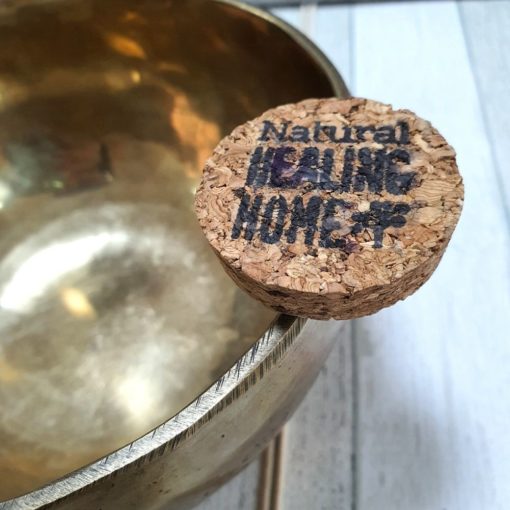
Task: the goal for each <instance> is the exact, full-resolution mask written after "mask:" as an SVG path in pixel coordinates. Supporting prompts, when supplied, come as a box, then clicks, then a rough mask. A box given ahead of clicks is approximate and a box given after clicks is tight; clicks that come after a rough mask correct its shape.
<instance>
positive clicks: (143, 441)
mask: <svg viewBox="0 0 510 510" xmlns="http://www.w3.org/2000/svg"><path fill="white" fill-rule="evenodd" d="M211 1H213V2H215V3H219V4H225V5H230V6H232V7H235V8H237V9H240V10H242V11H245V12H248V13H250V14H252V15H254V16H256V17H259V18H262V19H263V20H265V21H267V22H269V23H270V24H272V25H273V26H276V27H277V28H279V29H281V30H282V31H283V32H285V33H286V34H287V35H288V36H289V37H291V38H292V39H293V40H294V41H296V42H297V43H298V45H299V46H301V47H302V48H303V49H305V50H306V51H307V52H308V53H309V54H310V55H311V56H312V57H313V59H314V60H315V62H316V63H317V64H318V66H319V67H320V68H322V70H323V71H324V73H325V75H326V76H327V78H328V81H329V83H330V85H331V87H332V89H333V91H334V94H335V95H336V96H341V97H342V96H343V97H345V96H347V95H349V93H348V89H347V87H346V85H345V83H344V81H343V79H342V77H341V76H340V74H339V72H338V71H337V70H336V68H335V67H334V65H333V64H332V63H331V61H330V60H329V59H328V58H327V57H326V55H325V54H324V53H323V52H322V51H321V50H320V49H319V48H318V46H317V45H316V44H315V43H313V42H312V41H311V40H310V39H309V38H308V37H307V36H306V35H305V34H303V33H302V32H300V31H299V30H298V29H296V28H294V27H293V26H292V25H290V24H288V23H287V22H286V21H284V20H282V19H281V18H279V17H277V16H276V15H274V14H272V13H270V12H269V11H267V10H264V9H261V8H258V7H254V6H251V5H247V4H245V3H243V2H241V1H239V0H211ZM307 321H308V319H304V318H300V317H291V316H288V315H284V314H279V315H277V316H276V318H275V319H274V321H273V322H272V323H271V324H270V326H269V327H268V329H267V330H266V331H265V333H264V334H263V335H262V336H261V337H260V338H259V339H258V340H257V341H256V342H255V343H254V344H253V345H252V347H251V348H250V349H249V350H248V351H247V352H246V353H245V354H244V355H243V356H241V358H239V359H238V360H237V362H236V363H235V364H234V365H233V366H232V367H231V368H230V369H229V370H228V371H227V372H226V373H225V374H223V375H222V376H221V377H220V378H219V379H218V380H217V381H215V382H213V383H212V385H211V386H210V387H209V388H207V389H206V390H205V391H204V392H203V393H202V394H200V395H199V396H197V397H196V398H195V399H194V400H193V401H191V402H190V403H189V404H188V405H187V406H185V407H184V408H183V409H182V410H180V411H179V412H178V413H177V414H175V415H174V416H172V417H170V418H169V419H168V420H166V421H165V422H163V423H162V424H161V425H159V426H157V427H156V428H154V429H152V430H150V431H149V432H147V433H146V434H144V435H143V436H141V437H139V438H138V439H135V440H134V441H132V442H131V443H128V444H127V445H125V446H123V447H121V448H119V449H118V450H116V451H114V452H112V453H110V454H108V455H106V456H104V457H102V458H100V459H98V460H96V461H94V462H92V463H91V464H89V465H87V466H84V467H82V468H79V469H77V470H75V471H72V472H70V473H68V474H66V475H64V476H63V477H61V478H58V479H55V480H53V481H51V482H49V483H48V484H46V485H44V486H42V487H40V488H37V489H34V490H33V491H31V492H28V493H25V494H23V495H20V496H17V497H14V498H11V499H8V500H3V501H0V510H9V509H14V508H23V509H37V508H41V507H44V506H46V505H50V504H52V503H56V502H58V501H59V500H62V499H64V498H66V497H69V496H71V495H72V494H73V493H75V492H78V491H83V490H84V489H86V488H87V487H88V486H90V485H92V484H95V483H97V482H99V481H100V480H101V479H103V478H107V477H108V476H110V475H112V474H113V473H114V472H116V471H118V470H119V469H123V468H126V467H128V466H129V465H131V464H133V463H134V462H136V463H137V465H138V466H141V465H143V464H145V462H150V460H151V459H152V458H153V456H154V454H155V453H156V452H157V454H158V455H163V454H164V453H165V452H166V450H172V449H174V448H176V447H177V445H178V444H179V442H180V441H182V440H184V439H187V438H189V437H191V436H193V435H194V434H195V433H196V432H197V431H198V430H199V429H200V428H201V427H202V426H203V425H204V424H206V423H207V422H209V421H210V420H211V419H212V418H213V417H214V416H215V415H216V414H219V413H220V412H221V410H222V409H223V408H224V407H226V406H227V405H230V404H231V403H232V402H233V401H235V400H237V399H238V398H239V397H240V395H242V394H243V393H245V392H246V391H247V390H248V389H249V388H250V387H251V386H253V385H254V384H257V383H258V380H260V379H261V378H262V372H263V371H262V370H261V371H260V373H259V371H258V368H259V367H260V366H261V364H263V363H264V362H265V361H268V360H269V359H271V363H270V366H274V365H275V363H276V362H277V361H278V359H280V358H281V357H283V356H284V355H285V352H286V351H287V350H288V348H289V347H290V346H291V345H292V344H293V342H294V340H295V339H296V338H297V336H298V335H299V333H300V332H301V331H302V329H303V328H304V326H305V324H306V323H307ZM276 347H280V348H279V349H275V348H276ZM275 354H276V356H275ZM265 370H267V367H265ZM242 383H244V384H242ZM239 389H241V391H236V390H239Z"/></svg>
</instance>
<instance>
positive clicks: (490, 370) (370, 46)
mask: <svg viewBox="0 0 510 510" xmlns="http://www.w3.org/2000/svg"><path fill="white" fill-rule="evenodd" d="M354 31H355V45H356V51H355V59H356V73H355V80H354V81H355V90H354V92H355V93H356V94H359V95H366V96H368V97H373V98H375V99H380V100H383V101H387V102H391V103H394V104H395V105H397V106H405V107H408V108H411V109H413V110H415V111H416V112H417V113H419V114H421V115H422V116H424V117H425V118H429V119H430V120H432V121H433V123H434V124H435V125H436V127H437V128H438V129H440V130H441V131H442V132H443V133H444V134H445V135H446V137H447V138H448V139H449V140H450V141H451V143H452V144H453V145H454V147H455V148H456V149H457V151H458V161H459V166H460V168H461V171H462V173H463V175H464V179H465V185H466V203H465V208H464V212H463V217H462V219H461V222H460V225H459V227H458V230H457V231H456V233H455V235H454V237H453V240H452V242H451V245H450V248H449V250H448V252H447V254H446V255H445V257H444V260H443V262H442V263H441V265H440V267H439V269H438V271H437V273H436V274H435V275H434V276H433V277H432V279H431V280H430V282H429V283H428V284H426V285H425V287H424V288H423V289H422V290H421V291H420V292H418V293H417V294H416V295H414V296H412V297H411V298H409V299H408V300H406V301H405V302H403V303H401V304H398V305H396V306H394V307H393V308H391V309H388V310H385V311H383V312H380V313H379V314H377V315H375V316H373V317H371V318H367V319H363V320H360V321H357V322H356V326H355V327H356V331H357V339H356V340H357V342H356V358H357V368H356V371H357V374H358V375H357V381H358V388H359V405H358V406H357V409H358V414H357V421H358V423H359V426H360V429H359V431H358V434H357V455H358V469H357V484H356V501H355V507H356V508H358V509H361V510H380V509H386V508H388V509H392V510H400V509H402V510H409V509H410V508H412V509H418V510H421V509H423V510H432V509H434V510H435V509H443V508H445V509H446V508H447V509H448V510H481V509H484V510H485V509H490V510H506V509H508V505H509V502H510V484H509V483H508V481H509V480H510V463H509V459H510V441H508V426H509V425H510V395H509V392H508V388H509V387H510V370H508V366H509V363H510V342H508V334H507V329H508V312H509V310H510V298H509V297H510V284H509V282H510V275H509V264H508V253H509V252H510V242H509V235H508V225H507V224H506V222H505V214H504V209H503V203H502V201H501V197H500V194H499V192H498V189H497V188H498V184H497V181H496V179H495V176H496V172H495V168H494V164H493V163H494V162H493V160H492V159H491V152H490V146H489V142H488V137H487V133H486V132H485V129H484V123H483V116H482V110H481V108H480V104H479V101H478V97H477V93H476V88H475V83H474V79H473V74H472V71H471V68H470V65H469V61H468V55H467V51H466V48H465V45H464V40H463V35H462V30H461V25H460V21H459V17H458V12H457V9H456V5H455V4H454V3H453V2H416V3H409V4H400V3H399V4H387V5H371V6H356V8H355V11H354ZM506 100H507V98H506V97H505V96H504V95H500V96H499V98H497V99H496V98H495V101H506Z"/></svg>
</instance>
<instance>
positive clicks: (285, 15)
mask: <svg viewBox="0 0 510 510" xmlns="http://www.w3.org/2000/svg"><path fill="white" fill-rule="evenodd" d="M271 12H272V13H273V14H274V15H275V16H278V17H279V18H281V19H282V20H284V21H286V22H287V23H288V24H289V25H292V26H294V27H298V28H299V27H300V9H299V7H275V8H274V9H271Z"/></svg>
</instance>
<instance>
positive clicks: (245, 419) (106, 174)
mask: <svg viewBox="0 0 510 510" xmlns="http://www.w3.org/2000/svg"><path fill="white" fill-rule="evenodd" d="M0 25H1V27H2V30H1V31H0V94H1V95H0V97H1V103H0V232H1V235H0V408H1V409H2V413H0V500H1V499H7V498H13V497H16V496H19V495H21V494H25V493H30V494H27V495H25V496H23V497H22V498H19V499H17V500H16V501H15V502H12V503H7V504H5V505H3V504H2V503H0V509H1V508H38V507H40V506H41V505H43V504H47V503H50V502H55V501H56V500H59V502H58V503H55V505H56V507H59V508H82V509H83V508H86V509H92V508H99V507H102V508H103V509H104V510H106V509H108V508H112V509H116V510H117V509H118V508H123V509H125V510H129V509H130V508H132V509H141V508H143V507H144V506H145V505H147V507H150V508H158V507H159V506H160V504H162V503H163V502H164V501H167V502H168V501H172V502H174V503H175V504H176V505H179V508H181V507H183V506H184V505H185V504H187V503H188V502H191V501H192V500H193V499H194V498H195V497H198V496H199V495H200V494H201V493H202V492H204V491H205V490H207V488H208V487H212V486H215V485H217V484H218V483H220V482H221V481H222V480H224V479H225V478H226V477H228V476H229V475H230V474H231V473H232V472H234V471H235V470H237V469H239V467H240V464H241V463H242V462H243V461H244V459H245V458H246V459H248V458H251V457H253V455H255V454H256V453H257V452H258V451H260V449H261V448H262V446H263V444H264V442H266V441H267V440H268V439H269V438H270V437H271V436H272V435H274V433H275V431H276V429H277V428H278V427H279V426H280V425H281V423H282V422H283V421H284V420H285V419H286V417H287V414H288V412H289V410H290V409H292V408H293V407H294V406H295V404H296V403H297V401H298V400H299V396H300V395H301V394H302V393H303V392H304V391H305V390H306V388H307V386H308V385H309V383H310V381H311V379H312V378H313V376H314V374H315V372H316V371H317V369H318V367H319V365H320V362H321V360H322V359H323V358H324V356H325V354H326V352H327V350H328V349H329V346H330V342H331V339H330V338H329V337H328V336H327V335H326V336H324V337H322V336H319V338H318V340H317V341H315V339H314V341H313V342H312V343H311V344H310V345H309V346H307V347H306V348H304V347H303V341H304V340H303V339H302V338H301V336H298V333H299V332H300V331H301V330H302V328H303V327H305V332H306V331H309V334H314V335H316V334H317V332H319V331H321V332H324V331H328V328H330V327H331V325H326V324H324V325H322V324H321V325H315V324H313V323H307V324H305V322H303V321H294V320H293V319H289V318H283V317H281V318H279V319H278V321H277V323H276V325H275V327H274V329H272V330H270V332H269V333H268V334H267V335H266V336H265V337H264V339H263V340H262V342H261V343H260V344H257V348H256V350H255V351H253V353H252V354H250V355H249V356H248V357H246V358H244V360H243V362H242V364H240V365H239V366H238V367H237V368H236V369H235V370H234V371H232V372H230V374H229V375H228V376H226V377H225V378H224V379H222V381H223V382H218V383H215V384H214V386H213V388H214V390H212V391H213V392H212V393H210V394H208V395H209V396H207V397H204V398H203V399H202V400H200V401H196V402H195V403H194V404H192V407H191V408H188V410H187V411H185V412H183V414H181V416H180V418H176V419H174V420H172V419H170V417H171V416H172V415H174V414H175V413H176V412H178V411H179V410H180V409H182V408H183V407H184V406H185V405H186V404H187V403H188V402H191V401H192V400H193V399H194V398H196V396H197V395H199V394H200V393H201V392H202V391H204V390H205V389H206V388H207V387H208V386H209V385H211V384H212V383H214V382H215V381H217V380H218V379H219V378H220V377H221V376H222V374H224V373H225V372H226V371H227V370H228V368H229V367H231V366H232V365H234V364H235V363H236V360H238V359H239V358H240V357H241V356H242V354H243V353H244V352H246V351H247V350H248V349H249V348H250V347H251V345H252V344H253V342H254V341H255V340H256V339H257V338H258V337H260V335H262V334H263V332H264V331H266V330H267V328H268V325H269V324H270V323H271V320H272V319H273V318H274V314H273V312H271V311H269V310H267V309H264V308H263V307H262V306H260V305H258V304H257V303H254V302H253V301H251V299H249V298H248V297H246V296H245V295H244V294H242V293H241V292H240V291H239V290H237V288H236V287H235V286H234V285H233V284H232V283H231V281H230V280H229V279H228V278H227V277H226V276H225V275H224V273H223V271H222V270H221V268H220V267H219V264H218V262H217V261H216V259H215V257H214V255H213V254H211V253H210V250H209V249H208V247H207V246H206V242H205V241H204V240H203V238H202V234H201V232H200V230H199V228H198V227H197V224H196V221H195V218H194V215H193V211H192V200H193V191H194V188H195V186H196V183H197V179H198V176H199V174H200V167H201V165H202V164H203V161H204V160H205V158H206V157H207V156H208V154H209V153H210V151H211V150H212V148H213V147H214V145H215V144H216V143H217V142H218V141H219V139H220V138H221V137H222V136H224V135H225V134H227V133H228V132H229V131H230V130H231V129H232V128H233V127H234V126H236V125H238V124H240V123H242V122H244V121H245V120H246V119H248V118H250V117H254V116H256V115H257V114H259V113H261V112H262V111H264V110H266V109H267V108H269V107H272V106H275V105H277V104H281V103H286V102H290V101H295V100H299V99H302V98H305V97H309V96H325V95H332V94H333V93H344V92H345V89H344V88H343V85H342V83H341V80H340V79H339V78H338V77H337V76H336V74H335V73H334V71H333V70H332V68H331V67H330V66H329V65H328V64H327V63H326V62H325V61H324V60H323V59H322V57H321V56H320V54H319V53H318V52H316V50H314V49H313V48H312V47H311V46H309V45H308V43H307V42H306V41H305V40H304V39H303V38H302V36H300V35H298V34H295V33H294V32H292V31H291V32H290V33H291V34H292V35H289V34H288V33H287V32H286V30H287V29H282V26H283V25H279V24H278V23H276V22H274V21H273V19H272V18H271V17H270V16H269V15H267V14H262V13H258V12H255V11H252V10H251V9H247V8H246V9H245V8H239V7H237V6H236V5H235V4H234V3H232V2H214V1H206V0H194V1H193V2H168V1H166V0H148V1H144V2H139V1H138V0H109V1H108V2H104V1H102V0H73V1H70V0H69V1H63V0H45V1H44V2H34V1H33V0H32V1H25V0H13V1H12V2H8V3H3V4H2V5H1V6H0ZM105 34H106V35H105ZM296 41H299V43H300V44H297V43H296ZM306 328H308V329H306ZM291 346H292V347H291ZM287 350H289V354H288V355H287V354H286V352H287ZM290 351H291V352H290ZM280 358H281V364H282V365H286V366H287V368H286V369H285V371H276V370H272V368H273V367H274V366H275V365H274V364H271V363H272V361H271V360H276V359H280ZM262 365H264V366H265V368H258V367H259V366H262ZM294 367H295V368H294ZM296 370H297V371H298V372H297V373H296ZM261 374H262V375H263V376H264V377H263V378H262V375H261ZM298 376H299V377H298ZM249 386H250V387H251V388H252V389H250V391H249V392H248V393H246V395H245V396H244V397H243V398H241V397H240V396H241V395H242V394H243V392H245V391H247V390H246V388H247V387H249ZM268 388H270V389H271V391H268ZM289 388H290V389H289ZM266 394H267V397H266ZM254 398H255V399H257V403H256V404H251V405H256V406H257V409H258V411H257V413H255V415H253V416H251V413H249V412H248V409H249V406H248V407H246V406H247V404H248V403H249V402H252V400H251V399H254ZM246 399H248V400H246ZM242 402H244V404H242ZM215 406H216V407H215ZM237 406H241V407H240V408H238V407H237ZM213 408H214V409H215V410H214V412H213ZM236 409H237V410H236ZM232 412H234V413H235V415H234V416H229V413H232ZM237 413H239V418H237V417H236V416H237ZM213 417H214V418H213ZM200 420H202V421H201V422H200V423H201V425H200V427H199V425H198V422H199V421H200ZM163 422H166V423H165V425H164V426H163V427H162V428H160V429H158V430H159V431H158V432H155V433H151V434H149V435H148V436H145V437H144V438H143V439H141V440H140V441H137V442H135V443H134V444H133V445H131V446H128V447H126V448H124V449H122V450H120V451H119V452H118V453H117V454H114V455H110V456H109V457H108V458H105V459H103V460H102V461H100V462H99V463H96V464H94V465H92V466H91V467H88V468H85V470H84V471H82V472H80V473H78V474H73V475H69V476H67V478H65V479H64V480H62V481H59V482H53V483H52V484H51V485H50V486H49V487H48V488H46V489H42V490H38V491H34V490H35V489H36V488H37V487H40V486H42V485H43V484H46V483H48V482H51V481H52V480H55V479H56V478H58V477H61V476H64V475H66V474H67V473H70V472H71V471H73V470H74V469H76V468H79V467H80V466H84V465H86V464H87V463H90V462H92V461H94V460H95V459H99V458H102V457H104V456H105V455H107V454H109V453H110V452H112V451H114V450H115V449H118V448H121V447H123V446H124V445H126V444H128V443H129V442H130V441H133V440H135V439H136V438H137V437H140V436H142V435H144V434H146V433H147V432H148V431H150V430H151V429H153V428H154V427H156V426H158V425H159V424H161V423H163ZM201 427H204V429H209V435H206V436H201V433H200V430H203V429H201ZM220 430H224V431H225V432H224V433H225V434H227V433H228V434H229V436H230V440H229V443H228V446H226V443H225V442H224V441H223V442H222V440H221V434H220V433H218V431H220ZM177 434H183V437H182V438H181V440H179V442H178V444H177V442H176V443H175V445H174V446H172V447H171V448H170V447H169V448H168V449H167V450H165V453H167V454H168V455H162V456H155V454H154V450H155V449H156V448H157V447H158V446H160V445H164V444H166V443H169V442H171V441H174V440H175V436H176V435H177ZM139 458H142V461H141V462H142V463H144V462H145V461H144V460H143V459H149V458H150V459H151V460H150V463H149V464H145V468H144V470H143V472H141V471H140V470H139V467H138V466H140V463H139V462H135V461H136V460H137V459H139ZM156 459H158V460H157V461H156ZM147 462H149V461H148V460H147ZM161 462H162V463H164V466H163V465H161V466H160V468H157V469H156V464H157V463H161ZM197 462H200V466H201V468H200V470H199V469H198V468H197V465H196V463H197ZM121 467H122V468H123V469H122V471H121V473H119V474H118V476H116V478H115V480H116V482H115V484H116V486H115V487H118V488H115V487H113V482H110V481H107V478H104V476H105V475H108V474H109V473H113V472H115V471H117V470H118V469H120V468H121ZM163 467H164V469H163ZM153 469H156V471H152V470H153ZM146 477H147V478H146ZM156 480H159V482H158V483H159V484H160V485H159V486H157V485H155V484H154V482H155V481H156ZM93 481H95V482H96V483H94V484H92V482H93ZM103 483H107V484H108V489H107V490H106V486H103V485H102V484H103ZM120 487H122V493H121V494H119V493H117V491H118V490H120ZM84 488H85V489H84ZM79 489H84V490H79ZM31 491H32V492H31ZM64 495H66V496H68V497H66V498H65V499H62V500H60V498H61V497H63V496H64ZM76 498H78V499H76ZM82 498H85V499H87V500H86V501H85V500H84V499H82Z"/></svg>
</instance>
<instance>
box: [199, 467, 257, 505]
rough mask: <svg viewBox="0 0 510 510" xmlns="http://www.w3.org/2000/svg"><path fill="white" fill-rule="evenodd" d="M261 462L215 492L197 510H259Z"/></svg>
mask: <svg viewBox="0 0 510 510" xmlns="http://www.w3.org/2000/svg"><path fill="white" fill-rule="evenodd" d="M259 467H260V462H259V460H257V461H255V462H253V463H252V464H250V465H249V466H248V467H247V468H246V469H244V470H243V471H242V472H241V473H239V474H238V475H237V476H236V477H235V478H233V479H232V480H230V481H229V482H228V483H227V484H225V485H224V486H223V487H221V489H219V490H218V491H216V492H214V493H213V494H212V495H211V496H209V497H208V498H207V499H206V500H205V501H204V502H203V503H201V504H200V505H198V506H197V507H196V510H257V509H258V506H257V505H258V483H259Z"/></svg>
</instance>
